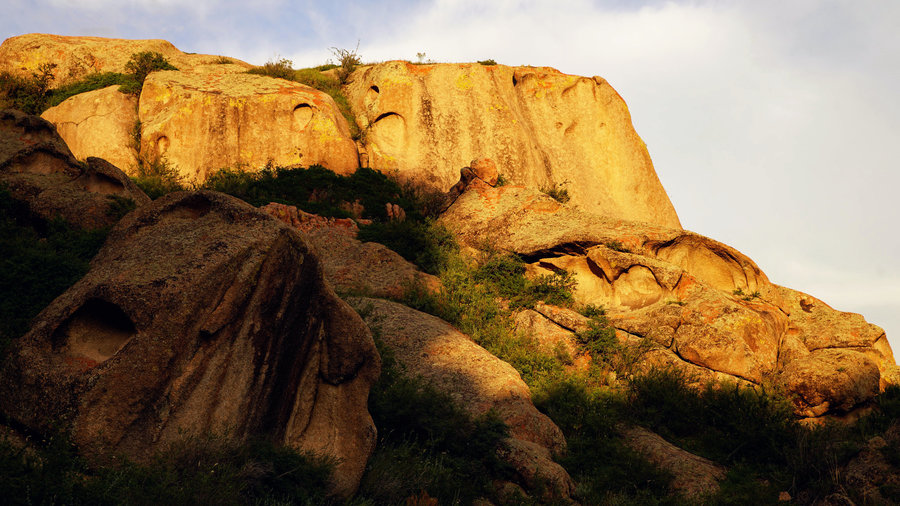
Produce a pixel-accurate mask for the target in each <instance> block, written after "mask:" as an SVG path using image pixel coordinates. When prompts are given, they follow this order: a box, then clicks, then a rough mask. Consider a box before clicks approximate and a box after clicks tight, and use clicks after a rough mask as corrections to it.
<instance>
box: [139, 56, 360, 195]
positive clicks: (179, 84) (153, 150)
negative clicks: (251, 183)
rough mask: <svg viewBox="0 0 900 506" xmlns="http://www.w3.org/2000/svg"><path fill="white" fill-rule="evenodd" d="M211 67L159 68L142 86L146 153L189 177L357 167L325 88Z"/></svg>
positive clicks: (342, 122) (195, 179)
mask: <svg viewBox="0 0 900 506" xmlns="http://www.w3.org/2000/svg"><path fill="white" fill-rule="evenodd" d="M222 67H229V66H228V65H207V66H203V67H198V68H196V69H194V70H190V71H178V72H176V71H165V72H154V73H152V74H150V76H148V77H147V80H146V81H145V82H144V88H143V90H142V91H141V99H140V107H139V113H138V116H139V118H140V120H141V125H142V131H141V154H142V155H143V156H145V157H147V158H149V159H154V158H157V157H165V159H166V160H167V161H168V162H169V163H171V164H172V165H173V166H174V167H176V168H177V169H178V170H179V172H180V173H181V174H182V175H184V176H185V177H186V178H187V179H188V181H193V182H202V181H204V180H205V179H206V177H207V176H208V175H209V174H210V173H211V172H213V171H215V170H216V169H221V168H224V167H235V166H244V167H246V168H248V169H251V170H256V169H259V168H260V167H262V166H264V165H266V164H269V163H271V164H274V165H275V166H287V165H296V164H303V165H313V164H319V165H322V166H324V167H326V168H328V169H331V170H333V171H334V172H337V173H339V174H346V173H350V172H353V171H354V170H355V169H356V168H357V167H358V166H359V163H358V161H357V152H356V144H355V143H354V142H353V140H352V139H350V130H349V127H348V125H347V120H345V119H344V117H343V116H342V115H341V113H340V112H339V111H338V109H337V106H336V105H335V103H334V100H332V98H331V97H330V96H328V95H327V94H326V93H323V92H321V91H318V90H315V89H313V88H310V87H309V86H305V85H302V84H300V83H295V82H291V81H285V80H283V79H275V78H272V77H266V76H259V75H252V74H244V73H234V72H232V71H231V70H230V69H227V68H222Z"/></svg>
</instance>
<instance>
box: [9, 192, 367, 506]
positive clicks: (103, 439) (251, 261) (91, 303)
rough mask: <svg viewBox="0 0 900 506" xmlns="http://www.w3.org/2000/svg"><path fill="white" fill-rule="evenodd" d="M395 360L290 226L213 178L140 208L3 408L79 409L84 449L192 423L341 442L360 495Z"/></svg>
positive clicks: (31, 422)
mask: <svg viewBox="0 0 900 506" xmlns="http://www.w3.org/2000/svg"><path fill="white" fill-rule="evenodd" d="M379 368H380V359H379V357H378V354H377V352H376V350H375V346H374V343H373V341H372V337H371V334H370V333H369V331H368V329H367V328H366V326H365V325H364V324H363V322H362V320H360V318H359V317H358V316H357V315H356V313H355V312H354V311H353V310H352V309H351V308H350V307H349V306H347V305H346V304H345V303H344V302H343V301H341V300H340V299H339V298H337V297H336V296H335V295H334V293H333V292H332V290H331V288H330V287H329V286H328V285H327V284H326V283H325V282H324V280H323V277H322V270H321V267H320V265H319V261H318V258H317V257H316V256H315V255H314V254H313V253H312V252H311V251H310V247H309V245H308V244H307V242H306V241H305V240H304V239H303V238H302V237H301V236H300V235H299V234H298V233H297V232H296V231H294V230H292V229H291V228H289V227H287V226H285V225H283V224H280V223H279V222H278V221H277V220H274V219H272V218H271V217H269V216H267V215H266V214H265V213H262V212H259V211H257V210H255V209H254V208H253V207H251V206H250V205H248V204H246V203H244V202H241V201H239V200H237V199H234V198H232V197H228V196H226V195H222V194H218V193H214V192H197V193H184V192H182V193H175V194H170V195H168V196H166V197H163V198H161V199H159V200H157V201H155V202H153V203H152V204H149V205H146V206H144V207H142V208H140V209H139V210H137V211H135V212H132V213H130V214H129V215H127V216H126V217H125V218H123V220H122V221H121V222H120V223H119V224H118V225H117V226H116V227H115V228H114V229H113V230H112V232H111V234H110V237H109V239H108V240H107V243H106V244H105V246H104V248H103V249H102V250H101V251H100V253H99V254H98V255H97V257H96V258H95V259H94V260H93V262H92V264H91V270H90V271H89V272H88V274H87V275H86V276H85V277H84V278H83V279H82V280H81V281H79V282H78V283H77V284H75V285H74V286H73V287H72V288H71V289H69V290H68V291H67V292H65V293H64V294H63V295H62V296H60V297H59V298H57V299H56V300H55V301H54V302H53V303H52V304H51V305H50V306H48V307H47V308H46V309H45V310H44V311H43V312H42V313H41V315H40V317H39V318H38V322H37V323H36V324H35V326H34V327H33V328H32V329H31V331H30V332H29V333H28V334H26V335H25V336H24V337H23V338H22V339H20V340H19V341H18V342H17V344H16V345H15V347H14V349H13V353H12V356H11V358H10V359H9V360H8V363H7V366H6V368H5V369H4V370H3V373H2V378H0V410H2V412H3V413H5V414H6V416H8V417H9V418H10V419H12V420H14V421H15V422H16V423H18V424H20V425H21V426H23V427H27V428H29V429H31V430H34V431H39V432H41V431H47V430H49V429H50V428H51V426H52V425H53V424H54V423H55V422H57V421H60V420H62V421H65V422H66V426H67V427H68V428H69V429H71V434H72V438H73V441H74V443H75V444H76V445H77V446H78V448H79V450H80V451H81V452H82V454H84V455H86V456H87V457H88V458H90V459H93V460H95V461H101V462H102V461H103V460H104V459H106V458H107V457H109V456H110V455H119V454H123V455H126V456H128V457H131V458H133V459H137V460H143V459H146V458H147V457H148V456H149V455H150V454H151V453H152V452H153V451H154V450H155V449H158V448H161V447H162V445H165V444H166V443H168V442H171V441H173V440H176V439H177V438H180V437H183V435H184V433H185V432H187V433H199V432H204V431H212V432H218V433H227V434H228V435H230V436H232V437H235V438H238V439H245V438H247V437H250V436H254V435H262V436H265V437H268V438H271V439H272V440H274V441H276V442H278V443H284V444H288V445H290V446H293V447H295V448H298V449H302V450H309V451H315V452H318V453H322V454H326V455H331V456H334V457H336V458H337V459H338V461H339V464H338V466H337V471H336V475H335V490H336V492H337V493H339V494H342V495H345V496H346V495H349V494H351V493H352V492H353V491H354V490H355V488H356V486H357V484H358V482H359V478H360V476H361V475H362V472H363V469H364V467H365V464H366V461H367V459H368V457H369V455H370V454H371V452H372V450H373V448H374V445H375V440H376V432H375V427H374V426H373V423H372V419H371V417H370V416H369V414H368V411H367V409H366V402H367V397H368V393H369V388H370V386H371V384H372V383H373V382H374V381H375V379H376V378H377V376H378V373H379Z"/></svg>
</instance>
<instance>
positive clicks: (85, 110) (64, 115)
mask: <svg viewBox="0 0 900 506" xmlns="http://www.w3.org/2000/svg"><path fill="white" fill-rule="evenodd" d="M137 105H138V103H137V97H135V96H133V95H129V94H126V93H121V92H120V91H119V87H118V86H109V87H107V88H103V89H100V90H94V91H89V92H87V93H81V94H79V95H75V96H73V97H70V98H69V99H68V100H65V101H63V102H62V103H61V104H59V105H58V106H56V107H51V108H50V109H47V110H46V111H45V112H44V113H43V114H41V117H42V118H44V119H45V120H47V121H49V122H51V123H53V124H54V125H56V131H57V132H58V133H59V135H60V137H62V138H63V140H64V141H65V142H66V144H67V145H68V146H69V149H71V150H72V154H73V155H75V158H78V159H79V160H84V159H85V158H88V157H90V156H95V157H97V158H103V159H104V160H106V161H108V162H109V163H111V164H113V165H115V166H116V167H118V168H120V169H122V170H124V171H130V170H131V169H132V168H133V167H134V166H135V165H136V164H137V159H136V158H135V155H136V154H137V153H136V151H135V146H134V144H135V140H134V135H135V127H136V126H137V127H139V126H140V125H137V122H138V115H137ZM138 134H139V132H138Z"/></svg>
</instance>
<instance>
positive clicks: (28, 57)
mask: <svg viewBox="0 0 900 506" xmlns="http://www.w3.org/2000/svg"><path fill="white" fill-rule="evenodd" d="M145 51H151V52H156V53H160V54H161V55H163V56H164V57H165V58H166V59H167V60H169V63H171V64H172V65H174V66H175V67H176V68H178V69H179V70H186V69H191V68H194V67H196V66H198V65H206V64H210V63H213V62H214V61H216V60H217V59H218V58H219V57H217V56H214V55H206V54H187V53H184V52H182V51H180V50H179V49H178V48H176V47H175V46H174V45H172V43H171V42H168V41H165V40H160V39H145V40H131V39H108V38H103V37H70V36H65V35H51V34H46V33H29V34H25V35H19V36H16V37H10V38H8V39H6V40H4V41H3V44H0V71H7V72H13V73H17V74H20V75H23V76H26V77H30V76H31V73H32V72H34V71H36V70H37V68H38V66H40V65H41V64H44V63H55V64H56V65H57V67H56V69H55V70H54V73H55V79H54V81H53V83H54V86H59V85H62V84H65V83H68V82H71V81H75V80H78V79H80V78H83V77H84V76H86V75H87V74H93V73H97V72H119V73H126V72H127V69H126V68H125V65H126V64H127V63H128V60H129V59H131V55H132V54H134V53H140V52H145ZM229 60H231V62H232V64H234V65H238V66H240V67H242V68H245V69H246V68H250V67H251V65H250V64H248V63H244V62H242V61H240V60H237V59H235V58H229Z"/></svg>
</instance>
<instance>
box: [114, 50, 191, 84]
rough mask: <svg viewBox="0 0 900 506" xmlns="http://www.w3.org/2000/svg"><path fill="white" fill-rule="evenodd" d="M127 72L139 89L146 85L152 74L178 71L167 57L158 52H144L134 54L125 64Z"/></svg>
mask: <svg viewBox="0 0 900 506" xmlns="http://www.w3.org/2000/svg"><path fill="white" fill-rule="evenodd" d="M125 70H127V71H128V73H129V74H131V76H132V77H133V78H134V81H135V82H136V83H137V84H138V88H140V86H143V85H144V80H145V79H147V76H148V75H149V74H150V73H151V72H155V71H157V70H178V69H177V68H175V67H174V66H172V64H170V63H169V60H167V59H166V57H165V56H163V55H162V54H160V53H158V52H156V51H142V52H140V53H132V55H131V58H130V59H129V60H128V62H127V63H126V64H125Z"/></svg>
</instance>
